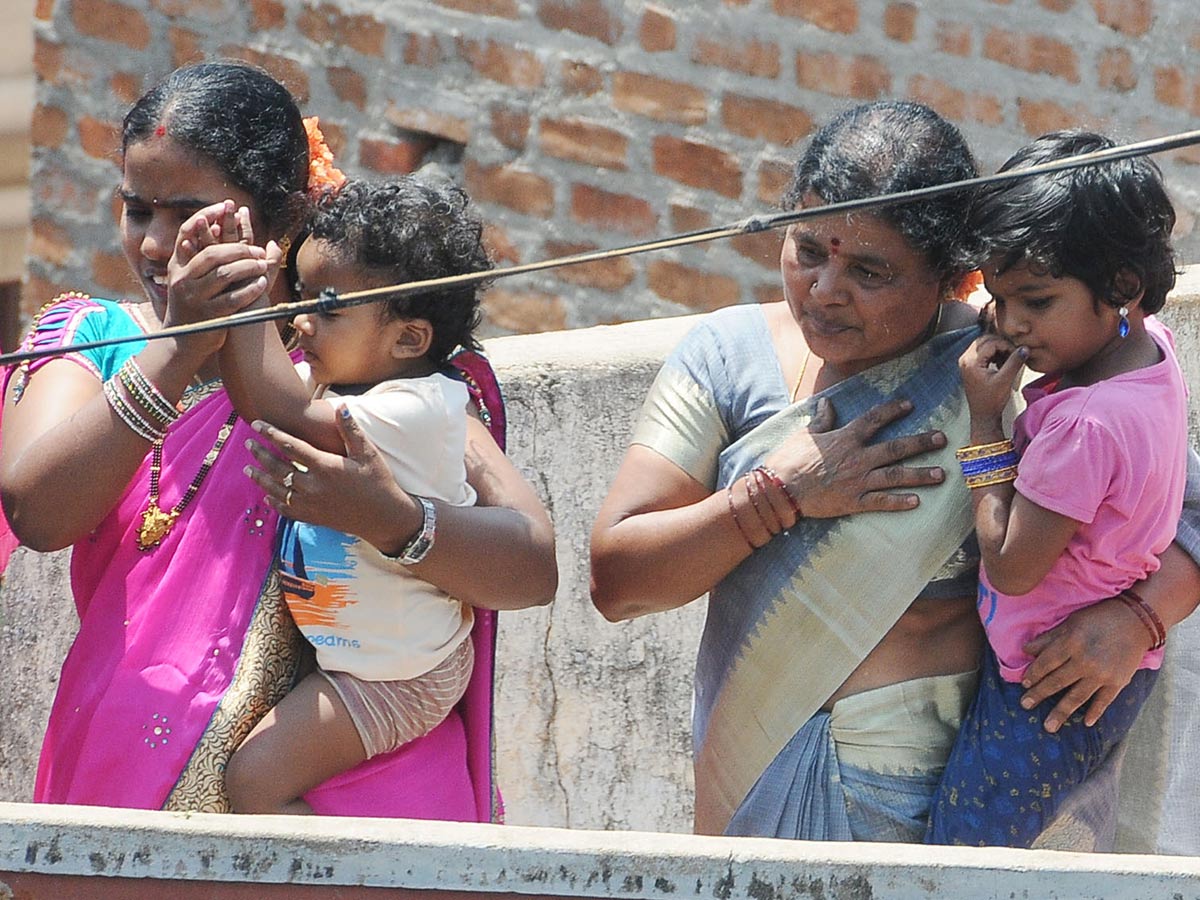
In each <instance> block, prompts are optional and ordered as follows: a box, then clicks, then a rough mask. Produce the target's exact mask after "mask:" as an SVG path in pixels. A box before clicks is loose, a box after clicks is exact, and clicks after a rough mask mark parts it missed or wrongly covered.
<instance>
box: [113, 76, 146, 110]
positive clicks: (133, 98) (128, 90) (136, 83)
mask: <svg viewBox="0 0 1200 900" xmlns="http://www.w3.org/2000/svg"><path fill="white" fill-rule="evenodd" d="M108 87H109V89H110V90H111V91H112V92H113V96H114V97H116V98H117V99H118V100H120V101H121V102H122V103H124V104H125V105H126V106H132V105H133V104H134V103H136V102H137V100H138V98H139V97H141V96H142V77H141V76H140V75H134V74H133V73H131V72H114V73H113V76H112V78H110V79H108Z"/></svg>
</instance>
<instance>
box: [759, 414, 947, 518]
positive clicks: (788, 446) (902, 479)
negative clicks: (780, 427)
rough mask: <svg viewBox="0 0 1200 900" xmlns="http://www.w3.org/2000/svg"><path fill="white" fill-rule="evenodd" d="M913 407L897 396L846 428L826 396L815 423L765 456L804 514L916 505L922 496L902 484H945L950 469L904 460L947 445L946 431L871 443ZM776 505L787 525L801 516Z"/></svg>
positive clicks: (826, 514) (840, 513)
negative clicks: (841, 423) (907, 489)
mask: <svg viewBox="0 0 1200 900" xmlns="http://www.w3.org/2000/svg"><path fill="white" fill-rule="evenodd" d="M910 412H912V403H911V402H910V401H908V400H891V401H888V402H887V403H881V404H880V405H879V406H876V407H874V408H873V409H870V410H868V411H867V412H865V413H863V414H862V415H861V416H859V417H858V418H857V419H854V420H853V421H851V422H848V423H847V424H845V425H843V426H842V427H841V428H833V425H834V424H835V422H836V417H835V412H834V409H833V404H831V403H830V402H829V401H828V400H824V399H823V400H822V401H821V402H820V404H819V405H818V407H817V414H816V416H815V417H814V419H813V421H812V423H811V424H810V426H809V428H808V429H807V430H804V431H799V432H797V433H796V434H794V435H792V436H791V437H790V438H788V439H787V440H786V441H784V442H783V443H782V444H781V445H780V446H779V449H777V450H776V451H775V452H773V453H771V454H770V455H769V456H768V457H767V458H766V459H765V461H764V462H765V464H766V465H767V466H769V467H770V468H771V469H773V470H774V471H775V472H776V473H777V474H778V475H779V477H780V478H781V479H782V480H783V482H784V484H785V485H786V486H787V490H788V492H789V493H790V494H791V495H792V497H794V498H795V499H796V501H797V502H798V503H799V505H800V515H801V516H806V517H809V518H828V517H831V516H844V515H848V514H850V513H857V512H872V511H874V512H879V511H884V512H886V511H899V510H906V509H913V508H914V507H916V506H917V505H918V504H919V503H920V499H919V498H918V497H917V495H916V494H913V493H907V492H903V491H899V489H901V488H907V487H922V486H928V485H934V484H940V483H941V482H942V481H943V480H944V478H945V473H944V472H943V471H942V469H941V467H940V466H905V465H899V463H900V462H901V461H903V460H905V459H908V458H909V457H912V456H917V455H919V454H921V453H927V452H929V451H930V450H936V449H939V448H941V447H944V446H945V445H946V436H945V435H944V434H942V432H940V431H926V432H922V433H921V434H914V435H906V436H904V437H898V438H892V439H891V440H888V441H883V442H881V443H878V444H871V443H870V441H871V438H873V437H874V436H875V434H876V433H877V432H878V431H879V430H880V429H882V428H883V427H884V426H886V425H888V424H890V423H891V422H895V421H896V420H897V419H902V418H904V417H905V416H906V415H908V414H909V413H910ZM898 491H899V492H898ZM772 505H773V507H774V508H775V510H776V513H777V514H779V515H781V516H784V517H785V518H784V525H785V526H786V527H790V526H791V524H792V523H793V522H794V519H795V518H796V517H795V516H794V514H793V513H792V512H791V510H785V509H784V508H783V507H782V506H781V505H778V504H772ZM789 519H791V521H788V520H789Z"/></svg>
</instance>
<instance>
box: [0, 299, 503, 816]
mask: <svg viewBox="0 0 1200 900" xmlns="http://www.w3.org/2000/svg"><path fill="white" fill-rule="evenodd" d="M62 306H64V307H69V308H66V309H63V310H62V311H61V312H62V315H61V316H59V317H58V319H59V320H60V321H53V322H52V324H51V325H49V326H46V327H44V323H46V322H47V320H46V319H45V318H43V319H42V320H41V321H40V322H39V328H38V330H37V331H36V332H35V334H34V338H33V343H34V344H35V345H36V346H43V345H47V346H48V345H52V344H56V343H71V342H74V341H83V340H89V339H95V338H97V337H104V336H107V334H111V333H113V332H114V331H117V332H120V331H122V330H125V329H126V328H127V326H128V322H127V321H123V320H127V319H128V314H127V313H126V312H125V310H123V309H122V308H121V307H120V306H118V305H117V304H114V303H110V302H108V301H96V300H90V299H86V298H73V299H70V300H67V301H65V302H64V304H62ZM61 321H65V322H67V327H63V326H62V325H61ZM77 332H78V334H77ZM120 349H121V352H118V353H109V354H108V355H107V356H105V355H104V354H100V355H97V356H93V357H91V358H85V357H84V356H82V355H72V356H68V357H67V358H68V359H72V360H74V361H75V362H77V363H79V364H80V365H83V366H85V367H86V368H88V369H89V370H91V371H93V372H95V373H96V374H97V377H99V378H101V379H104V378H107V377H109V376H110V375H111V374H112V372H115V371H116V368H117V367H119V365H120V364H121V362H123V360H124V358H125V357H126V356H128V355H130V354H131V353H136V352H137V351H138V350H139V349H140V345H138V344H132V345H125V346H124V347H123V348H120ZM485 364H486V363H485ZM34 371H36V364H35V366H33V367H31V369H30V373H32V372H34ZM10 377H11V373H10ZM489 379H490V382H489ZM482 380H483V381H484V382H488V390H492V389H493V387H494V384H495V382H494V378H492V377H491V376H490V369H488V370H487V377H485V378H483V379H482ZM201 393H202V392H200V391H198V392H197V394H201ZM495 400H496V402H498V400H499V395H498V391H496V394H495ZM231 410H232V407H231V405H230V401H229V399H228V397H227V396H226V394H225V392H224V391H223V390H220V389H219V388H213V389H211V390H210V392H209V393H208V394H207V395H206V396H198V397H195V398H192V405H190V406H189V407H188V408H187V411H186V412H185V414H184V415H183V417H182V418H180V419H179V420H178V422H176V423H175V424H174V425H172V426H171V429H170V432H169V433H168V435H167V438H166V441H165V443H164V446H163V466H162V475H161V486H160V505H161V506H162V508H163V509H171V508H172V506H173V505H174V504H175V503H176V501H177V500H178V499H179V497H180V496H181V495H182V494H183V492H184V491H185V490H186V489H187V487H188V485H189V483H190V482H191V481H192V479H193V478H194V477H195V475H196V473H197V471H198V470H199V468H200V466H201V463H202V461H203V459H204V457H205V455H206V454H207V453H208V452H209V451H210V450H211V449H212V446H213V443H214V441H215V440H216V435H217V432H218V430H219V429H220V428H221V426H222V425H224V424H225V422H226V420H227V418H228V416H229V414H230V412H231ZM252 435H253V432H251V431H250V429H249V427H248V426H247V425H246V424H245V423H244V422H242V421H240V420H239V421H238V422H237V424H236V425H235V427H234V431H233V433H232V435H231V436H230V438H229V440H228V441H227V443H226V444H225V447H224V449H223V450H222V451H221V453H220V455H219V456H218V457H217V460H216V462H215V463H214V465H213V467H212V469H211V470H210V471H209V473H208V476H207V477H206V478H205V479H204V481H203V483H202V485H201V487H200V490H199V492H198V493H197V495H196V497H195V499H194V501H193V502H192V503H191V505H190V506H189V507H187V509H185V511H184V512H183V514H182V515H181V516H180V518H179V519H178V520H177V521H176V523H175V525H174V527H173V528H172V529H171V530H170V532H169V533H168V534H167V535H166V537H165V538H164V539H163V541H162V543H161V544H160V545H159V546H157V547H154V548H152V549H151V550H149V551H146V552H143V551H141V550H139V549H138V547H137V544H136V542H135V536H136V533H137V529H138V526H139V525H140V524H141V513H142V511H143V510H144V509H145V507H146V503H147V497H148V476H149V459H148V458H147V460H145V461H143V463H142V465H141V467H140V468H139V469H138V471H137V473H136V474H135V475H134V477H133V479H132V480H131V482H130V484H129V486H128V487H127V489H126V490H125V492H124V494H123V495H122V497H121V500H120V501H119V503H118V504H117V507H116V508H115V509H114V510H113V511H112V512H111V513H110V514H109V516H108V517H107V518H106V519H105V520H104V521H103V522H102V523H101V525H100V526H99V527H97V528H96V530H95V531H94V532H93V533H92V534H91V535H89V536H88V537H87V538H86V539H84V540H82V541H80V542H78V543H77V544H76V545H75V547H74V551H73V554H72V560H71V581H72V589H73V593H74V597H75V603H76V607H77V609H78V611H79V617H80V628H79V633H78V636H77V637H76V639H75V643H74V645H73V646H72V648H71V650H70V652H69V653H68V656H67V659H66V661H65V663H64V664H63V669H62V675H61V678H60V681H59V688H58V693H57V695H56V697H55V700H54V705H53V709H52V711H51V714H50V722H49V725H48V727H47V731H46V738H45V742H44V744H43V747H42V754H41V759H40V762H39V767H38V774H37V782H36V786H35V795H34V799H35V800H36V801H38V802H47V803H79V804H90V805H105V806H119V807H137V808H146V809H158V808H166V809H189V810H199V811H205V812H224V811H228V801H227V798H226V796H225V791H224V779H223V773H224V767H225V762H226V760H227V759H228V758H229V754H230V753H231V752H232V750H233V749H234V748H235V747H236V746H237V745H238V743H240V741H241V740H242V739H243V738H244V737H245V735H246V734H247V733H248V732H249V730H250V729H251V728H252V727H253V725H254V724H255V723H256V722H257V721H258V719H259V718H261V716H262V715H263V714H264V713H265V712H266V711H267V710H268V709H269V708H270V707H271V706H272V705H273V704H274V703H275V702H277V701H278V699H279V698H280V697H281V696H282V695H283V694H284V693H285V692H286V691H287V689H288V688H289V687H290V686H291V683H292V681H293V679H294V677H295V672H296V668H297V665H298V663H299V661H300V657H301V653H302V650H303V641H302V639H301V638H300V636H299V633H298V632H297V631H296V629H295V626H294V625H293V624H292V623H291V620H290V618H289V617H288V615H287V610H286V606H285V605H284V604H283V602H282V600H281V598H280V596H279V591H278V583H277V578H276V575H275V567H274V558H275V525H276V516H275V514H274V513H273V512H272V511H271V510H270V508H269V507H267V506H266V504H265V503H264V502H263V498H262V493H261V491H260V490H259V489H258V488H257V487H256V486H255V485H254V483H253V482H252V481H250V480H249V479H248V478H247V477H246V476H245V475H244V474H243V469H244V468H245V467H246V466H247V465H249V464H250V463H251V462H252V457H251V456H250V453H249V451H248V450H247V449H246V448H245V442H246V439H247V438H249V437H251V436H252ZM500 437H501V440H502V435H501V436H500ZM472 637H473V639H474V641H475V651H476V660H477V662H476V666H475V674H474V676H473V677H472V680H471V683H470V685H469V686H468V689H467V693H466V695H465V696H464V698H463V700H462V701H461V703H460V705H459V707H458V708H456V709H455V711H454V712H452V713H451V715H450V716H449V717H448V718H447V719H446V720H445V721H444V722H443V723H442V724H441V725H439V726H438V727H437V728H435V729H434V730H433V731H432V732H431V733H429V734H428V735H426V736H425V737H423V738H421V739H420V740H417V741H414V742H412V743H410V744H407V745H405V746H403V747H401V748H399V749H398V750H396V751H394V752H392V753H390V754H386V755H384V756H380V757H376V758H374V759H371V760H368V761H367V762H366V763H364V764H363V765H361V766H359V767H357V768H356V769H353V770H351V771H349V772H346V773H343V774H342V775H340V776H338V777H336V778H333V779H331V780H330V781H328V782H326V783H325V784H323V785H321V786H319V787H318V788H316V789H315V790H313V791H312V792H311V793H310V794H309V795H308V796H307V798H306V799H307V800H308V801H309V803H310V804H311V805H312V807H313V809H314V811H315V812H317V813H320V814H325V815H356V816H394V817H406V818H429V819H448V820H458V821H482V822H487V821H491V820H492V818H493V785H492V775H491V725H492V721H491V699H492V697H491V694H492V670H493V658H494V640H495V614H494V613H491V612H486V611H483V610H480V611H479V613H478V614H477V616H476V625H475V629H474V632H473V635H472Z"/></svg>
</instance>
